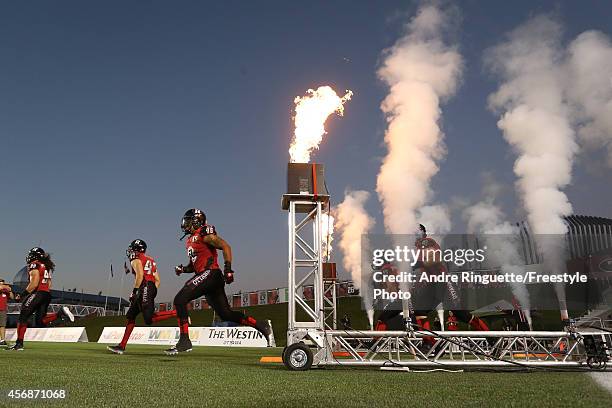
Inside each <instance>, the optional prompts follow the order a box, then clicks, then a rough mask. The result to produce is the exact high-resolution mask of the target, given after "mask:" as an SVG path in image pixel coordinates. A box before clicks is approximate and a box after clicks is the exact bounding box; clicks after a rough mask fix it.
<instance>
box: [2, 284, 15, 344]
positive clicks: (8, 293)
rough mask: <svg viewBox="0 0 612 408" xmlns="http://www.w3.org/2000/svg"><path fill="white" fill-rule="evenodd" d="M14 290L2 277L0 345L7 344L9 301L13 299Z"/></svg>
mask: <svg viewBox="0 0 612 408" xmlns="http://www.w3.org/2000/svg"><path fill="white" fill-rule="evenodd" d="M13 298H14V295H13V291H12V290H11V287H10V286H9V285H7V284H5V283H4V279H0V346H6V338H5V335H6V330H5V329H6V319H7V310H8V301H9V299H13Z"/></svg>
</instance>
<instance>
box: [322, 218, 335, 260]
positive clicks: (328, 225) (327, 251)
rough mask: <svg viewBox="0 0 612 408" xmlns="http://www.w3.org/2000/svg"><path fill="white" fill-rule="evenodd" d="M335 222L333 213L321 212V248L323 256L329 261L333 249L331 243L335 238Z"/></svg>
mask: <svg viewBox="0 0 612 408" xmlns="http://www.w3.org/2000/svg"><path fill="white" fill-rule="evenodd" d="M334 222H335V220H334V217H332V216H331V215H328V214H321V244H322V245H321V248H322V252H323V257H324V258H326V259H327V260H328V261H329V258H330V256H331V251H332V246H331V243H332V241H333V240H334V237H333V234H334Z"/></svg>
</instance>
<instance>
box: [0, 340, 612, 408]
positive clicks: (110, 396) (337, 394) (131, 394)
mask: <svg viewBox="0 0 612 408" xmlns="http://www.w3.org/2000/svg"><path fill="white" fill-rule="evenodd" d="M26 347H27V349H26V350H24V351H22V352H9V351H0V353H1V354H0V356H1V357H0V358H1V359H2V366H3V367H4V370H3V372H4V375H3V377H2V381H0V384H1V385H0V389H1V390H2V391H3V393H4V394H6V391H7V390H9V389H15V388H17V389H28V388H35V389H41V388H43V389H65V390H66V391H67V393H68V396H67V398H66V399H65V400H63V401H55V402H47V403H46V404H45V405H53V406H76V407H130V406H131V407H136V406H146V407H172V406H176V407H195V406H223V407H241V406H262V407H263V406H265V407H270V406H280V407H284V406H321V407H323V406H326V407H329V406H351V407H372V406H397V407H405V406H432V407H439V406H447V405H448V406H453V408H454V407H460V406H472V407H473V406H478V405H480V406H491V405H497V406H599V407H604V406H610V401H611V398H612V397H611V396H610V394H607V393H606V391H604V390H602V389H600V388H599V387H598V386H597V385H596V384H595V383H594V382H593V381H592V380H591V379H590V377H589V376H588V375H586V374H584V373H577V372H571V373H569V372H568V373H559V372H547V373H542V372H533V373H525V372H523V373H517V372H515V373H491V372H470V373H400V372H380V371H378V370H374V369H346V368H335V369H330V368H328V369H316V370H310V371H307V372H291V371H288V370H286V369H285V368H284V366H282V365H280V364H261V363H259V357H260V356H263V355H279V354H280V352H281V349H239V348H234V349H223V348H215V347H196V348H194V351H193V352H191V353H189V354H185V355H179V356H176V357H167V356H165V355H163V354H162V350H163V347H159V346H129V347H128V352H127V353H126V354H124V355H122V356H118V355H113V354H110V353H108V352H107V351H106V346H104V345H98V344H95V343H89V344H86V343H85V344H47V343H29V344H26ZM0 404H1V405H2V406H6V407H9V406H10V407H27V406H39V405H41V404H43V402H41V401H36V402H24V401H20V402H19V403H16V402H14V401H9V400H7V399H6V398H5V397H4V399H1V398H0Z"/></svg>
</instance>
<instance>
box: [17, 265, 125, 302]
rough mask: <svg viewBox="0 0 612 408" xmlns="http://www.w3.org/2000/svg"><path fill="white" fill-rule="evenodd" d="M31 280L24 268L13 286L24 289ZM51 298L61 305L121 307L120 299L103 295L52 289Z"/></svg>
mask: <svg viewBox="0 0 612 408" xmlns="http://www.w3.org/2000/svg"><path fill="white" fill-rule="evenodd" d="M29 279H30V277H29V275H28V269H27V267H25V266H24V267H23V268H21V269H20V270H19V271H18V272H17V274H15V277H14V278H13V286H14V287H15V288H21V289H24V288H25V287H26V286H27V285H28V281H29ZM51 297H52V298H53V301H56V300H61V303H74V304H83V305H91V306H104V305H105V304H108V305H109V306H113V307H115V305H119V297H117V296H108V297H107V296H106V295H103V294H92V293H84V292H77V291H67V290H56V289H51ZM121 303H122V304H125V305H127V304H128V301H127V300H125V299H121Z"/></svg>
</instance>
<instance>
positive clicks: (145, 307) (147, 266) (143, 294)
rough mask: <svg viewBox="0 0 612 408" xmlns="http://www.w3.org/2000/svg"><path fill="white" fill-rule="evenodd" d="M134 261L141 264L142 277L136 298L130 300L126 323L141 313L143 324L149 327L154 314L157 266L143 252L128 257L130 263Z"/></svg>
mask: <svg viewBox="0 0 612 408" xmlns="http://www.w3.org/2000/svg"><path fill="white" fill-rule="evenodd" d="M134 260H139V261H140V262H141V263H142V269H143V271H144V275H143V277H142V282H141V284H140V287H139V288H138V296H137V297H136V298H133V299H131V300H132V301H131V303H130V307H129V309H128V311H127V313H126V314H125V316H126V317H127V319H128V321H130V320H132V321H133V320H136V316H138V314H140V313H141V312H142V317H143V318H144V321H145V323H146V324H147V325H151V324H153V315H154V313H155V296H157V286H155V273H157V264H156V263H155V260H154V259H153V258H152V257H150V256H148V255H146V254H144V253H143V252H133V253H132V255H131V256H130V262H131V261H134Z"/></svg>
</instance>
